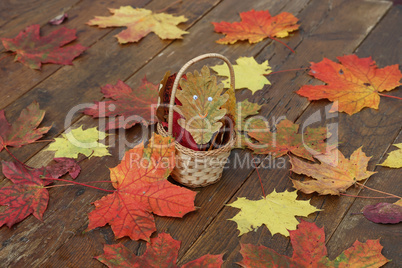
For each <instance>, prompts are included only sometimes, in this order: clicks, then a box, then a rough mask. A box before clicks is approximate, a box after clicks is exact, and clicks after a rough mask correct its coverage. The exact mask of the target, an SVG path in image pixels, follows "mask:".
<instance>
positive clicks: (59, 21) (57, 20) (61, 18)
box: [49, 13, 68, 25]
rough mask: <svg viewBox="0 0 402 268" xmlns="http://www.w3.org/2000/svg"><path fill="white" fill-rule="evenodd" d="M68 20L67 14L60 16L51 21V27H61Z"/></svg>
mask: <svg viewBox="0 0 402 268" xmlns="http://www.w3.org/2000/svg"><path fill="white" fill-rule="evenodd" d="M67 18H68V14H67V13H63V14H60V15H58V16H56V17H54V18H53V19H51V20H50V21H49V24H51V25H60V24H62V23H63V22H64V21H65V20H66V19H67Z"/></svg>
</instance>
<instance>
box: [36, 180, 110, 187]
mask: <svg viewBox="0 0 402 268" xmlns="http://www.w3.org/2000/svg"><path fill="white" fill-rule="evenodd" d="M44 179H45V180H46V178H44ZM70 182H71V181H70ZM101 182H102V183H103V182H111V181H86V182H82V184H85V183H101ZM72 185H74V183H67V184H56V185H50V186H46V187H43V188H55V187H63V186H72Z"/></svg>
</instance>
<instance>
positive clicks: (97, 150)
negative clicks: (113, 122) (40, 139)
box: [45, 126, 110, 158]
mask: <svg viewBox="0 0 402 268" xmlns="http://www.w3.org/2000/svg"><path fill="white" fill-rule="evenodd" d="M106 136H107V134H106V133H105V132H102V131H98V130H97V129H96V127H93V128H88V129H86V130H83V129H82V126H80V127H79V128H76V129H73V130H71V131H70V132H67V133H63V134H62V137H61V138H55V142H53V143H51V144H50V146H49V147H48V148H47V149H45V150H46V151H56V153H55V157H68V158H77V157H78V154H79V153H82V154H84V155H85V156H87V157H92V156H106V155H110V153H109V151H108V146H106V145H104V144H102V143H99V142H98V140H103V139H104V138H106Z"/></svg>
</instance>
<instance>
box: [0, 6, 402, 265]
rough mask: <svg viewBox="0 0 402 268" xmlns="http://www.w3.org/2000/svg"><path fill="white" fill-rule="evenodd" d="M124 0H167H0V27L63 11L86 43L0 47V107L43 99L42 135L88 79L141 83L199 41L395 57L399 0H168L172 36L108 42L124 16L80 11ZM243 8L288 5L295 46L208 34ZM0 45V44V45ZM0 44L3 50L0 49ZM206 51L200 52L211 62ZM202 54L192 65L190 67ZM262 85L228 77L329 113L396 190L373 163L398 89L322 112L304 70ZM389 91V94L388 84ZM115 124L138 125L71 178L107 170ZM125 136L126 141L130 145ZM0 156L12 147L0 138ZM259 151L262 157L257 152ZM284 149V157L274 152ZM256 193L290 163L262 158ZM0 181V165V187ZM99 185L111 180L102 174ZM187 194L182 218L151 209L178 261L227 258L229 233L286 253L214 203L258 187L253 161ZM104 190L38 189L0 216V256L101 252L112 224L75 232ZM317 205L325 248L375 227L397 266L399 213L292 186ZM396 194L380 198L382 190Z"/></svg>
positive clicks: (292, 115) (88, 88) (281, 59)
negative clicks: (26, 50) (190, 197)
mask: <svg viewBox="0 0 402 268" xmlns="http://www.w3.org/2000/svg"><path fill="white" fill-rule="evenodd" d="M122 5H132V6H134V7H144V8H147V9H150V10H153V11H158V10H162V9H164V8H165V7H166V6H167V5H169V3H168V2H166V1H162V0H153V1H152V0H120V1H112V0H103V1H92V0H58V1H45V0H30V1H16V0H2V1H1V2H0V37H8V38H13V37H15V36H16V35H17V34H18V32H20V31H21V30H23V29H25V27H26V26H28V25H31V24H35V23H36V24H40V25H41V26H42V27H41V33H42V35H45V34H48V33H49V32H51V31H53V30H54V29H57V28H59V27H61V26H50V25H48V24H47V22H48V21H49V20H50V19H52V18H53V17H55V16H57V15H58V14H60V13H62V12H67V13H68V15H69V19H68V20H67V21H66V22H65V23H64V24H63V25H62V26H66V27H68V28H74V29H77V35H78V42H79V43H81V44H83V45H84V46H88V47H90V48H89V49H88V50H87V51H85V52H84V54H83V55H81V56H80V57H79V58H77V59H76V60H74V65H72V66H59V65H54V64H45V65H44V66H43V68H42V70H41V71H35V70H31V69H29V68H28V67H25V66H23V65H22V64H21V63H15V62H13V57H12V56H9V57H6V58H4V59H2V60H1V61H0V68H1V71H0V93H1V94H0V96H1V98H0V109H5V111H6V116H7V118H9V120H10V121H12V120H13V119H15V118H17V117H18V115H19V113H20V111H21V110H22V109H23V108H25V107H26V106H28V105H29V104H30V103H31V102H32V101H34V100H36V101H38V102H39V104H40V107H41V109H44V110H45V111H46V115H45V118H44V121H43V123H42V125H43V126H48V125H51V124H53V127H52V129H51V130H50V131H49V133H48V134H47V135H46V136H45V139H52V138H54V137H57V136H58V135H60V134H61V133H62V132H63V131H64V129H65V126H64V120H65V117H66V114H67V113H68V111H69V110H70V109H72V108H73V107H74V106H75V105H78V104H81V103H88V102H93V101H95V100H101V99H102V94H101V92H100V87H101V86H104V85H106V84H115V83H116V82H117V80H118V79H121V80H123V81H125V82H126V83H128V84H129V85H130V86H132V87H136V86H138V85H139V83H140V80H141V79H142V78H143V77H144V76H145V75H146V77H147V79H148V80H149V81H151V82H152V83H154V84H156V83H158V82H159V81H160V80H161V79H162V78H163V75H164V73H165V72H166V71H167V70H171V71H172V72H177V71H178V70H179V69H180V67H181V66H182V65H183V64H184V63H186V62H187V61H188V60H190V59H191V58H193V57H195V56H198V55H200V54H203V53H207V52H216V53H221V54H223V55H225V56H226V57H228V58H229V59H230V60H231V61H232V62H234V61H235V60H236V59H237V58H238V57H240V56H253V57H255V58H256V60H257V61H258V62H259V63H261V62H263V61H265V60H269V64H270V65H271V66H272V68H273V71H278V70H286V69H294V68H305V67H308V66H309V62H319V61H321V60H322V59H323V57H327V58H329V59H331V60H336V57H337V56H342V55H344V54H351V53H356V54H357V55H358V56H359V57H368V56H372V57H373V59H374V60H375V61H376V62H377V64H378V65H379V66H380V67H384V66H386V65H391V64H401V63H402V53H401V51H402V27H401V26H402V6H401V5H397V1H396V2H395V3H393V2H390V1H375V0H343V1H342V0H298V1H291V0H281V1H279V0H278V1H254V0H252V1H244V0H230V1H229V0H226V1H220V0H185V1H183V2H182V3H179V4H177V5H173V6H172V7H170V8H168V9H167V10H166V12H168V13H171V14H176V15H185V16H186V17H187V18H188V21H187V22H186V23H183V24H180V25H179V27H180V28H182V29H186V30H187V31H189V32H190V34H188V35H185V36H184V38H183V39H182V40H174V41H171V40H170V41H169V40H167V41H166V40H161V39H159V38H158V37H157V36H156V35H154V34H150V35H148V36H147V37H145V38H143V39H142V40H141V41H140V42H139V43H135V44H127V45H120V44H118V42H117V39H116V38H115V37H114V36H115V35H116V34H117V33H118V32H120V31H121V30H122V28H107V29H99V28H97V27H90V26H88V25H86V24H85V23H86V22H87V21H88V20H89V19H91V18H93V17H94V16H95V15H98V16H102V15H103V16H108V15H109V14H110V13H109V11H108V9H107V8H118V7H119V6H122ZM251 9H256V10H267V9H269V11H270V12H271V14H273V15H276V14H278V13H280V12H282V11H287V12H291V13H293V14H294V15H295V16H297V17H298V18H299V20H300V22H301V27H300V30H299V31H296V32H295V33H293V34H292V35H291V36H290V37H288V38H285V39H282V40H283V41H284V42H285V43H287V44H288V45H289V46H290V47H292V48H294V49H295V50H296V51H297V53H296V54H293V53H291V52H290V51H289V50H288V49H287V48H286V47H285V46H283V45H281V44H279V43H277V42H274V41H272V40H270V39H265V40H264V41H262V42H260V43H257V44H253V45H250V44H249V43H248V42H237V43H236V44H234V45H220V44H217V43H216V42H215V41H216V40H218V39H219V38H221V37H223V35H221V34H218V33H215V32H214V30H213V26H212V24H211V22H220V21H229V22H234V21H239V20H240V18H239V13H240V12H244V11H248V10H251ZM0 51H4V48H3V47H2V46H1V45H0ZM2 55H4V54H2ZM216 63H217V61H214V60H210V61H208V62H203V64H209V65H212V64H216ZM200 66H201V65H197V66H195V68H200ZM269 79H270V81H271V82H272V85H270V86H266V87H264V89H263V90H260V91H258V92H256V93H255V94H254V95H252V94H251V92H250V91H249V90H239V91H238V92H237V98H238V100H239V101H241V100H244V99H246V98H248V99H249V100H250V101H254V102H258V103H259V104H264V107H263V109H262V111H261V114H262V115H263V116H266V117H268V118H269V119H272V118H279V117H280V116H286V117H287V118H288V119H290V120H292V121H294V122H296V123H303V122H304V121H305V120H307V119H308V118H309V117H311V116H312V115H313V114H314V113H316V112H317V111H320V113H321V119H322V120H321V121H320V122H318V123H317V124H314V125H313V126H318V125H327V124H329V123H333V124H337V126H338V132H337V135H338V137H339V141H340V143H341V144H340V147H339V148H340V150H341V151H342V152H343V153H344V154H345V156H347V157H349V156H350V154H351V153H352V152H353V151H354V150H356V149H357V148H359V147H361V146H363V151H364V152H365V153H366V154H367V155H368V156H372V159H371V161H370V162H369V170H372V171H377V173H376V174H375V175H373V176H371V177H370V178H369V179H368V180H367V182H365V183H366V185H368V186H370V187H373V188H376V189H379V190H382V191H386V192H390V193H394V194H397V195H400V194H401V180H400V178H401V172H400V170H398V169H390V168H386V167H381V166H377V164H378V163H382V162H383V161H384V157H386V154H387V153H388V152H390V151H392V150H394V149H395V147H394V148H392V147H391V144H394V143H400V142H402V135H401V122H402V120H401V119H402V118H401V103H400V101H398V100H395V99H390V98H385V97H381V103H380V106H379V110H374V109H369V108H365V109H363V111H361V112H359V113H357V114H355V115H352V116H348V115H346V114H344V113H340V114H338V115H337V114H335V115H333V117H332V118H329V117H328V116H327V114H326V112H325V111H326V110H325V109H328V107H330V106H329V105H330V103H329V102H328V101H325V100H322V101H315V102H313V103H309V102H308V101H307V99H306V98H303V97H300V96H299V95H297V94H295V93H294V92H295V91H296V90H297V89H299V88H300V87H301V86H302V85H304V84H307V83H311V84H319V83H320V82H319V81H317V80H315V79H313V78H312V77H311V76H309V75H308V74H307V72H306V71H298V72H285V73H280V74H274V75H271V76H269ZM389 94H390V95H394V96H399V97H401V96H402V94H401V92H400V90H398V89H395V90H393V91H391V92H390V93H389ZM73 119H74V120H73V126H75V127H77V126H79V125H84V126H85V127H93V126H97V125H98V121H97V120H94V119H92V118H89V117H87V116H83V115H82V114H80V113H77V114H76V115H75V116H74V118H73ZM122 135H126V137H127V138H128V139H129V141H131V142H132V143H135V142H138V141H139V140H140V139H141V127H140V126H137V127H134V128H133V129H131V130H130V131H127V133H123V132H121V131H120V132H118V133H117V135H116V136H114V137H115V138H116V140H115V141H116V142H115V143H114V144H115V146H114V147H113V148H111V150H110V151H111V154H112V157H103V158H97V157H94V158H92V159H90V160H85V161H83V162H82V173H81V175H80V176H79V177H78V179H77V181H91V180H108V179H109V170H108V167H114V166H116V165H117V164H118V163H119V159H118V151H119V146H124V144H121V143H120V144H119V143H118V140H119V138H122ZM46 146H47V143H35V144H32V145H27V146H24V147H22V148H11V150H12V152H13V153H14V154H15V155H16V156H17V157H18V158H19V159H21V160H22V161H24V162H27V163H28V164H29V165H31V166H37V167H39V166H42V165H46V164H47V163H48V162H49V161H51V159H52V158H53V154H52V153H49V152H44V151H43V149H44V148H46ZM130 146H132V145H130ZM247 156H250V155H249V152H247V151H245V150H237V149H236V150H233V151H232V154H231V156H230V161H231V163H233V161H234V160H235V158H236V157H238V158H239V159H243V158H244V157H247ZM0 158H1V159H2V160H7V161H11V160H12V158H11V157H10V156H9V155H7V153H6V152H5V151H3V152H1V153H0ZM265 161H268V160H265ZM287 161H288V159H287V157H286V162H287ZM259 171H260V174H261V176H262V180H263V184H264V188H265V192H266V193H270V192H272V191H273V190H274V189H276V190H277V191H284V190H286V189H287V190H292V189H293V188H292V184H291V182H290V180H289V176H290V175H291V176H294V175H292V174H290V173H289V163H288V162H287V163H286V168H282V169H280V168H260V170H259ZM8 183H9V182H8V180H7V179H5V178H4V177H3V176H0V187H3V186H5V185H7V184H8ZM100 187H104V188H107V187H111V186H110V185H108V184H107V183H106V184H104V185H101V186H100ZM198 191H199V193H198V195H197V198H196V202H195V203H196V205H197V206H198V207H200V209H198V210H197V211H195V212H192V213H189V214H188V215H186V216H185V217H184V218H183V219H173V218H165V217H156V222H157V229H158V231H159V232H168V233H170V234H171V235H172V236H173V237H174V238H175V239H177V240H181V241H182V246H181V249H180V252H179V259H178V260H179V264H183V263H186V262H188V261H190V260H193V259H195V258H198V257H200V256H202V255H204V254H207V253H210V254H221V253H224V260H225V264H224V267H237V265H236V264H235V263H236V262H238V261H240V260H241V259H242V257H241V255H240V254H239V248H240V246H239V243H252V244H261V245H264V246H267V247H270V248H273V249H275V250H277V251H278V252H280V253H282V254H287V255H291V253H292V247H291V245H290V243H289V239H288V238H286V237H284V236H282V235H278V234H276V235H274V236H271V234H270V232H269V231H268V229H267V228H266V227H265V226H263V227H260V228H258V230H257V231H256V232H250V233H248V234H245V235H243V236H241V237H238V230H237V229H236V223H235V222H232V221H228V220H227V219H229V218H232V217H233V216H234V215H235V214H236V213H237V212H238V210H236V209H234V208H230V207H227V206H225V204H227V203H231V202H233V201H234V200H235V199H236V198H237V197H247V198H249V199H259V198H260V197H261V195H262V192H261V187H260V184H259V181H258V177H257V174H256V172H255V169H253V168H240V167H236V166H234V165H229V168H228V169H226V170H225V171H224V174H223V177H222V179H221V180H220V181H219V182H218V183H216V184H214V185H211V186H208V187H206V188H201V189H198ZM348 194H352V195H357V194H360V195H364V196H376V194H375V193H373V192H370V191H366V190H361V189H359V188H353V187H352V188H351V189H349V190H348ZM103 195H104V193H103V192H100V191H98V190H94V189H89V188H84V187H80V186H71V187H60V188H54V189H51V190H50V201H49V206H48V209H47V211H46V212H45V214H44V220H43V222H40V221H38V220H37V219H36V218H34V217H32V216H30V217H29V218H27V219H26V220H24V221H23V222H21V223H19V224H16V225H15V226H13V227H12V228H11V229H9V228H7V227H5V226H3V227H2V228H1V229H0V243H1V244H0V266H1V267H102V266H103V265H102V264H101V263H100V262H98V261H96V260H95V259H93V257H94V256H96V255H99V254H101V253H102V248H103V244H114V243H117V241H116V240H115V238H114V235H113V233H112V231H111V229H110V227H103V228H98V229H96V230H93V231H90V232H87V233H83V231H84V230H85V229H86V227H87V225H88V217H87V213H88V212H90V211H92V210H93V208H94V207H93V206H92V205H91V202H93V201H95V200H97V199H99V198H100V197H102V196H103ZM309 198H311V199H312V201H311V203H312V204H313V205H315V206H317V207H319V208H321V209H323V211H322V212H319V213H316V214H312V215H311V216H310V217H309V218H308V219H307V220H309V221H314V222H316V223H317V225H318V226H319V227H322V226H324V229H325V234H326V245H327V248H328V253H329V257H330V258H331V259H333V258H335V257H336V256H338V255H339V254H340V253H341V252H342V251H343V250H344V249H346V248H348V247H350V246H351V245H352V244H353V242H354V241H355V240H356V239H358V240H359V241H366V240H367V239H378V238H381V244H382V245H383V246H384V249H383V251H382V253H383V254H384V255H385V257H387V258H388V259H392V262H390V263H389V264H387V265H386V267H400V266H401V264H402V256H401V250H400V249H401V228H400V227H401V226H400V224H397V225H380V224H375V223H372V222H369V221H368V220H366V219H365V218H364V217H363V216H361V215H352V213H358V212H360V211H361V209H362V208H363V207H364V206H365V205H367V204H373V203H376V202H378V200H375V199H360V198H357V199H356V198H352V197H346V196H341V197H338V196H318V195H316V194H312V195H303V194H299V199H304V200H305V199H309ZM393 201H395V200H389V202H393ZM119 241H120V242H123V243H124V244H125V245H126V246H128V247H129V248H130V249H131V250H132V251H133V252H135V253H137V254H142V253H143V252H144V250H145V243H144V242H136V241H130V240H128V239H120V240H119Z"/></svg>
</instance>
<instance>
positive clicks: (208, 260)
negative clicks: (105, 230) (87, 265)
mask: <svg viewBox="0 0 402 268" xmlns="http://www.w3.org/2000/svg"><path fill="white" fill-rule="evenodd" d="M180 243H181V242H180V241H177V240H174V239H173V238H172V237H171V236H170V235H169V234H166V233H161V234H159V235H158V237H155V238H151V243H150V245H149V247H148V248H147V250H146V251H145V253H144V254H143V255H141V256H137V255H135V254H134V253H132V252H130V251H129V250H128V249H127V248H126V247H125V246H124V245H123V244H121V243H119V244H115V245H105V246H104V248H103V254H102V255H100V256H97V257H95V258H96V259H98V260H99V261H100V262H102V263H103V264H105V265H107V266H108V267H110V268H113V267H116V268H117V267H119V268H121V267H127V268H128V267H133V268H135V267H139V268H142V267H149V268H168V267H169V268H176V267H178V266H177V265H176V260H177V255H178V252H179V248H180ZM222 255H223V254H221V255H209V254H208V255H204V256H202V257H201V258H198V259H196V260H193V261H191V262H188V263H186V264H184V265H183V266H181V267H183V268H189V267H207V268H214V267H221V265H222V263H223V260H222Z"/></svg>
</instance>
